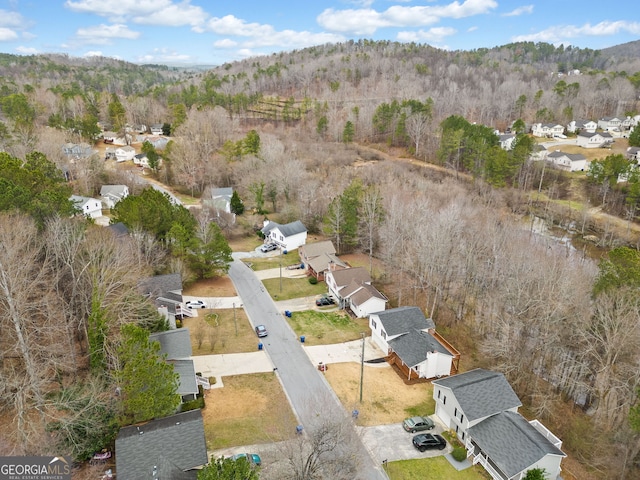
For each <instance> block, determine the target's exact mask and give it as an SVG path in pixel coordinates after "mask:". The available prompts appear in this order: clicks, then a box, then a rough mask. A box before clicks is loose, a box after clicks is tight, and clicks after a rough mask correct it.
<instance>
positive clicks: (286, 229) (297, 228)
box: [262, 220, 307, 237]
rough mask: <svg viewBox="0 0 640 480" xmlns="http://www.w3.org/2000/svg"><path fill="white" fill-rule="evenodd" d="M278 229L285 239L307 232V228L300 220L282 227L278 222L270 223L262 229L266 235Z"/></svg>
mask: <svg viewBox="0 0 640 480" xmlns="http://www.w3.org/2000/svg"><path fill="white" fill-rule="evenodd" d="M276 227H277V228H278V230H280V233H282V235H284V236H285V237H291V236H293V235H297V234H298V233H302V232H306V231H307V227H305V226H304V225H303V223H302V222H301V221H300V220H296V221H295V222H291V223H287V224H285V225H280V224H279V223H276V222H269V223H267V225H266V226H264V227H263V228H262V233H264V234H265V235H266V234H268V233H269V232H270V231H271V230H273V229H274V228H276Z"/></svg>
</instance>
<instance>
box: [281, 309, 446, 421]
mask: <svg viewBox="0 0 640 480" xmlns="http://www.w3.org/2000/svg"><path fill="white" fill-rule="evenodd" d="M294 317H295V313H294ZM385 365H386V364H385ZM325 378H326V379H327V381H328V382H329V384H330V385H331V388H332V389H333V391H334V392H335V393H336V395H338V398H339V399H340V401H341V402H342V405H344V407H345V409H346V410H347V411H351V410H353V409H354V408H357V409H358V410H360V415H359V417H358V425H362V426H372V425H381V424H388V423H397V422H401V421H402V420H404V419H405V418H407V417H409V416H415V415H431V414H432V413H434V412H435V402H434V400H433V386H432V385H431V383H430V382H424V383H416V384H413V385H405V383H404V382H403V380H402V378H400V376H399V375H398V374H397V373H396V371H395V370H394V369H393V368H391V367H389V366H388V365H387V366H384V367H380V366H377V367H372V366H367V365H366V364H365V367H364V382H363V387H362V403H360V402H359V400H360V364H358V363H355V362H353V363H335V364H331V365H330V366H329V369H328V370H327V371H326V372H325Z"/></svg>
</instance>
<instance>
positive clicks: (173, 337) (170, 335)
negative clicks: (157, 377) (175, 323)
mask: <svg viewBox="0 0 640 480" xmlns="http://www.w3.org/2000/svg"><path fill="white" fill-rule="evenodd" d="M149 341H150V342H158V343H159V344H160V351H161V352H162V353H166V354H167V359H169V360H175V359H178V358H189V357H190V356H191V353H192V352H191V338H190V337H189V329H188V328H177V329H175V330H167V331H166V332H157V333H152V334H150V335H149Z"/></svg>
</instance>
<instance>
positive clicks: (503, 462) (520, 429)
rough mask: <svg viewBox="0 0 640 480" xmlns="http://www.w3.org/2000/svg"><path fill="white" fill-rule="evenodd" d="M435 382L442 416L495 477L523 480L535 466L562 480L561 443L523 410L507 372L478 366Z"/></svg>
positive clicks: (473, 457) (472, 455)
mask: <svg viewBox="0 0 640 480" xmlns="http://www.w3.org/2000/svg"><path fill="white" fill-rule="evenodd" d="M432 383H433V398H434V400H435V402H436V415H437V417H438V418H439V419H440V421H441V422H442V423H443V424H444V425H445V427H446V428H449V429H451V430H454V431H455V432H456V435H457V436H458V439H460V441H462V443H463V444H464V445H465V448H466V449H467V457H468V458H469V459H470V460H471V461H472V462H473V464H477V463H480V464H481V465H482V466H483V467H484V468H485V470H486V471H487V472H488V473H489V474H490V475H491V477H492V478H493V479H494V480H522V479H523V478H524V476H525V475H526V472H527V471H528V470H531V469H534V468H542V469H544V471H545V476H546V478H547V479H549V480H555V479H557V478H558V476H559V475H560V471H561V468H560V463H561V461H562V459H563V458H564V457H566V455H565V454H564V453H563V452H562V450H561V447H562V441H561V440H560V439H558V438H557V437H556V436H555V435H554V434H553V433H551V432H550V431H549V430H548V429H547V428H546V427H545V426H544V425H542V423H540V422H539V421H537V420H532V421H527V420H526V419H525V418H524V417H523V416H522V415H520V414H519V413H518V408H519V407H520V406H521V405H522V402H521V401H520V399H519V398H518V396H517V395H516V393H515V392H514V391H513V389H512V388H511V385H509V382H508V381H507V379H506V378H505V376H504V375H503V374H502V373H499V372H493V371H490V370H484V369H481V368H478V369H475V370H471V371H469V372H465V373H460V374H458V375H453V376H451V377H447V378H441V379H438V380H434V381H433V382H432Z"/></svg>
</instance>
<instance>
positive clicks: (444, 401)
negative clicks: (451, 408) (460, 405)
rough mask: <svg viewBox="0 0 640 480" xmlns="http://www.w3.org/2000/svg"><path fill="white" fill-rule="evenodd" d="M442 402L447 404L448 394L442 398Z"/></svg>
mask: <svg viewBox="0 0 640 480" xmlns="http://www.w3.org/2000/svg"><path fill="white" fill-rule="evenodd" d="M442 404H443V405H446V404H447V396H446V395H445V396H444V398H443V399H442Z"/></svg>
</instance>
